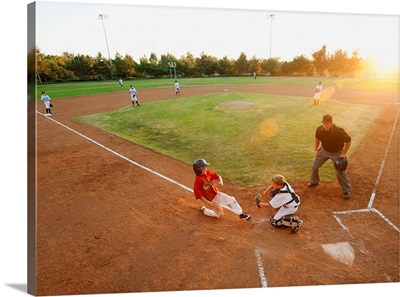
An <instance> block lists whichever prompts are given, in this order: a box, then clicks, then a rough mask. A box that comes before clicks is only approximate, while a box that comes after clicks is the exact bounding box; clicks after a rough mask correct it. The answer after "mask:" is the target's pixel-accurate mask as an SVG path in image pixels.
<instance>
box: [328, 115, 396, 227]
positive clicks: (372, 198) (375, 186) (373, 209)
mask: <svg viewBox="0 0 400 297" xmlns="http://www.w3.org/2000/svg"><path fill="white" fill-rule="evenodd" d="M399 113H400V107H399V108H398V109H397V114H396V118H395V120H394V123H393V127H392V132H391V133H390V137H389V141H388V144H387V145H386V150H385V154H384V156H383V160H382V163H381V167H380V168H379V172H378V177H377V178H376V180H375V184H374V188H373V190H372V193H371V196H370V199H369V202H368V207H367V209H359V210H346V211H334V212H333V214H334V215H333V216H334V218H335V219H336V221H337V222H338V223H339V225H340V226H341V227H342V228H343V229H344V230H346V231H347V232H348V233H349V234H350V230H349V228H347V227H346V226H345V225H344V224H343V223H342V221H341V220H340V219H339V217H338V216H337V215H340V214H352V213H357V212H373V213H376V214H378V215H379V216H380V217H381V218H382V219H383V220H385V221H386V222H387V223H388V224H389V225H390V226H391V227H393V228H394V229H395V230H396V231H397V232H399V233H400V229H399V228H398V227H397V226H396V225H395V224H393V223H392V222H391V221H390V220H389V219H388V218H386V217H385V216H384V215H383V214H382V213H381V212H380V211H378V210H377V209H375V208H373V207H372V204H373V203H374V200H375V197H376V188H377V187H378V184H379V182H380V180H381V176H382V172H383V168H384V166H385V161H386V158H387V155H388V152H389V148H390V144H391V142H392V138H393V134H394V131H395V129H396V125H397V122H398V120H399ZM350 235H351V234H350Z"/></svg>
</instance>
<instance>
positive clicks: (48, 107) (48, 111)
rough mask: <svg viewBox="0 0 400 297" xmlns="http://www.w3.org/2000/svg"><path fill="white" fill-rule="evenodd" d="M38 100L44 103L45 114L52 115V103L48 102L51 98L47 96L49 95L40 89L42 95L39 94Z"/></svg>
mask: <svg viewBox="0 0 400 297" xmlns="http://www.w3.org/2000/svg"><path fill="white" fill-rule="evenodd" d="M40 100H42V101H43V103H44V106H45V108H46V114H47V115H52V113H51V108H52V107H53V104H51V103H50V100H51V98H50V97H49V95H47V94H46V92H45V91H42V96H40Z"/></svg>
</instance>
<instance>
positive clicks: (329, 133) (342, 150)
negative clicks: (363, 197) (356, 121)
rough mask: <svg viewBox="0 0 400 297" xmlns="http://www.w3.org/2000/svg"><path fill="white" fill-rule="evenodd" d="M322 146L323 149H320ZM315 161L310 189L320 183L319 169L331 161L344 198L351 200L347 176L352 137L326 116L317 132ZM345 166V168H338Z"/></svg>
mask: <svg viewBox="0 0 400 297" xmlns="http://www.w3.org/2000/svg"><path fill="white" fill-rule="evenodd" d="M320 144H321V147H320ZM314 145H315V148H314V149H315V159H314V161H313V163H312V171H311V177H310V183H309V184H308V187H310V188H311V187H315V186H317V185H318V183H319V169H320V168H321V167H322V165H324V163H325V162H326V161H328V160H329V159H331V160H332V162H333V164H334V167H335V169H336V176H337V178H338V181H339V184H340V186H341V187H342V190H343V197H344V198H345V199H348V198H350V191H351V187H350V183H349V178H348V175H347V157H346V154H347V151H348V150H349V149H350V146H351V137H350V136H349V135H348V134H347V133H346V131H345V130H344V129H343V128H340V127H338V126H336V125H335V124H333V118H332V116H330V115H329V114H326V115H324V116H323V118H322V125H321V126H319V127H318V128H317V130H316V131H315V144H314ZM343 162H344V164H345V166H344V167H341V166H338V165H339V164H341V163H343Z"/></svg>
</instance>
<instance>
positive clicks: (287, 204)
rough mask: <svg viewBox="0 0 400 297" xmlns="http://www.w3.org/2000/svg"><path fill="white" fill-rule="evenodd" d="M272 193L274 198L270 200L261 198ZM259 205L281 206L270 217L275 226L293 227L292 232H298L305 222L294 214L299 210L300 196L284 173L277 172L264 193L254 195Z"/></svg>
mask: <svg viewBox="0 0 400 297" xmlns="http://www.w3.org/2000/svg"><path fill="white" fill-rule="evenodd" d="M268 194H269V195H270V196H271V197H272V199H271V200H270V201H269V202H262V201H261V198H263V197H265V196H267V195H268ZM254 199H255V201H256V204H257V206H258V207H272V208H279V210H278V211H277V213H276V214H275V215H274V216H273V217H272V218H271V219H270V222H271V224H272V225H273V226H275V227H280V228H286V227H289V228H292V230H291V231H290V233H297V232H299V229H300V227H301V224H302V223H303V221H302V220H299V218H298V217H297V216H294V215H293V214H294V213H295V212H296V211H297V210H298V208H299V205H300V197H299V196H298V195H297V194H296V193H295V192H294V191H293V189H292V187H291V186H290V185H289V183H288V182H287V181H286V180H285V177H284V176H283V175H280V174H277V175H274V176H273V177H272V183H271V185H270V186H269V187H268V189H266V190H265V191H264V192H263V193H262V194H258V193H257V194H256V195H255V196H254Z"/></svg>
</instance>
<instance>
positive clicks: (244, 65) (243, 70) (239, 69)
mask: <svg viewBox="0 0 400 297" xmlns="http://www.w3.org/2000/svg"><path fill="white" fill-rule="evenodd" d="M249 72H250V67H249V62H248V61H247V56H246V54H245V53H243V52H242V53H241V54H240V56H239V58H238V59H237V60H236V74H238V75H244V74H248V73H249Z"/></svg>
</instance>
